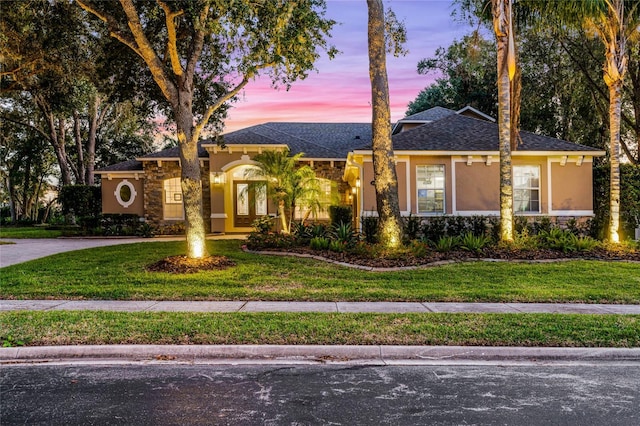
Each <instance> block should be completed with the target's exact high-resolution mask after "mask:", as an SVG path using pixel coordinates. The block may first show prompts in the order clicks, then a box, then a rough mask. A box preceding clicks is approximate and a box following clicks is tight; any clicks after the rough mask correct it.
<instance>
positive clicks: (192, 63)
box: [187, 2, 209, 81]
mask: <svg viewBox="0 0 640 426" xmlns="http://www.w3.org/2000/svg"><path fill="white" fill-rule="evenodd" d="M208 15H209V2H206V3H205V4H204V5H203V6H202V10H201V11H200V17H199V22H198V23H197V25H199V26H200V28H198V30H197V31H196V35H195V37H194V38H193V39H192V41H191V46H190V47H189V61H188V62H187V78H189V79H190V80H191V81H193V74H194V73H195V70H196V65H197V63H198V60H199V59H200V55H201V54H202V49H203V47H204V36H205V33H204V31H203V29H202V26H203V25H204V24H203V23H204V22H206V20H207V16H208Z"/></svg>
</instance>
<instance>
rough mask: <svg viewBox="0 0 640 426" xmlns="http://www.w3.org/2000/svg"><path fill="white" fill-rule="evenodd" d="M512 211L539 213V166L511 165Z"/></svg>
mask: <svg viewBox="0 0 640 426" xmlns="http://www.w3.org/2000/svg"><path fill="white" fill-rule="evenodd" d="M513 211H514V212H515V213H540V167H539V166H513Z"/></svg>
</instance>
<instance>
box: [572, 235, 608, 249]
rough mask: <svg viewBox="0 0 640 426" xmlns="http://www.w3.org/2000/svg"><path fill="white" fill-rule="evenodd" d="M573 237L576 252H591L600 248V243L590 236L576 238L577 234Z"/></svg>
mask: <svg viewBox="0 0 640 426" xmlns="http://www.w3.org/2000/svg"><path fill="white" fill-rule="evenodd" d="M571 235H572V236H573V245H574V246H575V248H576V250H577V251H579V252H590V251H593V250H595V249H596V248H598V247H600V245H601V243H600V241H598V240H596V239H594V238H591V237H589V236H588V235H581V236H576V235H575V234H571Z"/></svg>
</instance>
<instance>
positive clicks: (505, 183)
mask: <svg viewBox="0 0 640 426" xmlns="http://www.w3.org/2000/svg"><path fill="white" fill-rule="evenodd" d="M511 9H512V4H511V1H510V0H491V11H492V17H493V29H494V32H495V34H496V43H497V52H498V55H497V62H498V139H499V145H500V239H501V240H502V241H513V177H512V169H511V140H512V137H511V136H512V132H513V131H515V129H512V120H511V115H512V114H511V108H512V102H511V100H512V96H511V81H512V80H513V78H514V76H515V73H516V60H515V42H514V34H513V22H512V10H511Z"/></svg>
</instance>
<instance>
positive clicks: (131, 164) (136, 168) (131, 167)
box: [96, 160, 143, 172]
mask: <svg viewBox="0 0 640 426" xmlns="http://www.w3.org/2000/svg"><path fill="white" fill-rule="evenodd" d="M129 171H131V172H141V171H143V169H142V162H140V161H138V160H127V161H122V162H120V163H116V164H111V165H109V166H105V167H101V168H99V169H98V170H96V172H129Z"/></svg>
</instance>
